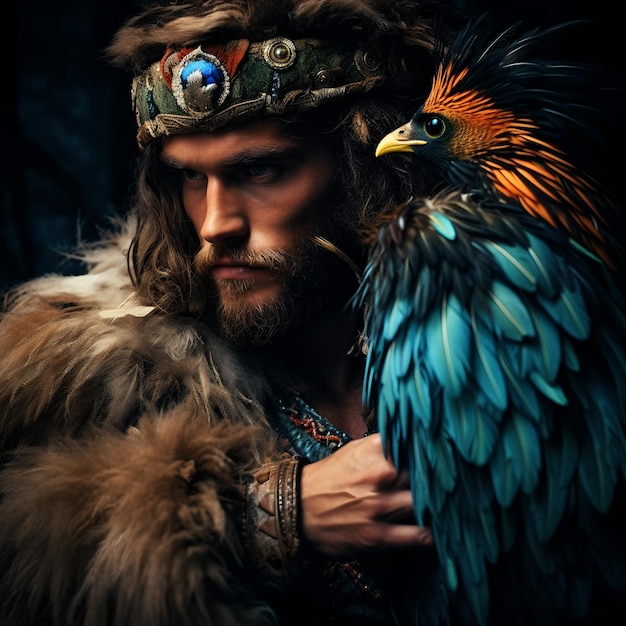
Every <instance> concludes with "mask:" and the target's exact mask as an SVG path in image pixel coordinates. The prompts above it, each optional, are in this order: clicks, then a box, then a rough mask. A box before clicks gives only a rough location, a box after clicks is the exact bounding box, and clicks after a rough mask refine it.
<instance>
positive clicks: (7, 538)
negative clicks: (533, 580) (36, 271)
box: [0, 0, 435, 626]
mask: <svg viewBox="0 0 626 626" xmlns="http://www.w3.org/2000/svg"><path fill="white" fill-rule="evenodd" d="M431 26H432V16H431V15H430V14H429V13H427V12H426V11H425V10H424V11H422V9H421V7H420V6H419V3H416V2H405V1H400V2H391V3H390V2H383V1H381V2H366V1H362V2H361V1H356V0H355V1H353V2H349V3H345V2H336V1H334V2H331V1H324V0H309V1H296V0H281V1H278V0H276V1H274V2H270V1H268V2H259V1H252V0H249V1H238V2H228V3H225V2H219V1H218V0H212V1H209V2H198V1H190V2H187V3H182V4H177V3H175V2H174V3H165V4H164V5H163V6H160V5H157V6H154V7H152V8H148V9H146V10H145V11H144V13H142V14H141V15H139V16H138V17H137V18H136V19H134V20H131V21H130V22H129V23H128V24H127V25H125V26H124V27H123V28H122V29H121V30H120V31H119V33H118V35H117V37H116V40H115V42H114V43H113V45H112V46H111V49H110V52H111V55H112V56H113V58H114V59H115V60H116V61H117V62H118V63H120V64H122V65H126V66H130V67H132V68H133V69H134V71H135V80H134V84H133V106H134V109H135V113H136V115H137V121H138V125H139V133H138V142H139V145H140V147H141V148H142V154H141V159H140V163H139V169H138V179H137V194H136V202H135V207H134V210H133V212H132V213H131V215H130V217H129V219H128V220H127V221H126V222H125V223H123V224H121V225H120V229H119V232H116V233H114V234H111V235H110V236H109V237H108V238H106V239H104V240H103V241H102V242H99V244H98V245H95V246H93V247H91V248H88V249H86V250H85V251H84V254H85V259H86V261H87V262H88V264H89V268H90V269H89V272H88V273H87V274H86V275H84V276H76V277H59V276H52V277H45V278H42V279H38V280H35V281H33V282H31V283H29V284H26V285H23V286H21V287H19V288H17V289H16V290H15V291H14V292H13V293H12V294H11V297H10V298H9V301H8V305H7V310H6V311H5V312H4V315H3V319H2V325H1V330H0V348H1V350H2V354H3V355H4V356H3V361H2V364H1V365H0V378H1V380H2V383H1V384H0V407H1V408H0V441H1V444H2V450H3V461H4V464H5V466H4V469H3V471H2V472H1V478H0V489H1V491H2V494H3V496H2V497H3V499H2V501H1V502H0V509H1V514H0V617H1V618H2V619H1V620H0V621H2V623H3V624H7V625H9V624H20V625H25V624H68V623H70V624H120V625H121V624H132V625H134V626H136V625H142V624H151V625H158V624H168V625H169V624H194V625H197V624H216V625H217V624H219V625H220V626H222V625H228V624H275V623H276V624H277V623H280V624H292V623H293V624H317V625H321V624H325V623H340V624H344V625H349V624H362V625H367V624H390V623H394V620H396V621H398V622H399V621H400V620H401V618H400V615H401V611H402V609H401V607H400V606H399V605H397V606H394V604H393V602H392V601H391V597H392V595H393V588H394V585H393V584H390V580H393V579H394V578H393V577H394V575H395V571H396V569H395V568H399V567H400V562H401V561H400V560H399V559H397V558H396V557H397V556H398V555H399V554H406V551H407V550H411V551H414V553H415V555H416V558H417V556H418V555H422V554H424V558H425V559H427V558H428V554H429V553H430V551H429V546H430V545H431V543H432V539H431V536H430V533H429V531H428V530H427V529H424V528H420V527H418V526H416V525H415V523H414V521H413V519H412V515H411V496H410V492H409V490H408V487H407V483H406V481H405V480H404V477H403V476H399V475H398V473H397V472H396V471H395V469H394V468H393V466H392V465H391V463H390V462H389V461H388V460H386V459H385V456H384V454H383V451H382V447H381V443H380V438H379V436H378V435H376V434H369V435H368V433H373V431H374V430H375V416H371V415H367V414H366V411H365V408H364V407H362V406H361V379H362V373H363V355H362V351H361V348H362V347H363V345H362V344H363V341H362V337H361V331H362V326H361V323H362V320H361V318H360V314H359V312H358V311H353V308H352V306H351V297H352V295H353V293H354V291H355V289H356V286H357V284H358V280H359V273H360V271H361V269H362V267H363V262H364V260H365V255H366V247H365V245H364V243H363V241H364V231H365V230H366V229H367V228H368V227H371V226H372V225H374V224H375V221H376V218H377V216H378V215H379V214H383V213H385V212H389V211H392V210H393V209H394V207H395V206H397V205H398V204H399V203H400V202H402V201H403V200H405V199H406V198H407V197H408V196H410V195H411V194H412V193H415V192H419V191H420V190H424V189H426V188H427V187H426V185H427V182H428V181H427V180H421V179H420V180H408V176H407V174H406V172H404V171H401V170H400V169H396V166H394V165H393V164H390V163H388V162H387V160H378V161H377V160H376V159H374V156H373V151H374V147H375V145H376V143H377V142H378V140H379V139H380V138H381V137H382V136H383V135H384V134H385V133H386V132H388V131H389V130H390V129H391V128H394V127H395V126H397V125H398V123H399V122H401V121H404V120H405V118H406V116H407V115H408V114H409V113H410V112H411V111H413V110H414V109H415V108H416V103H417V102H419V99H420V98H421V97H423V95H424V94H425V93H426V88H427V85H428V83H429V80H430V72H431V67H430V54H429V51H430V50H432V48H433V46H434V45H435V41H434V35H433V32H432V28H431ZM365 435H368V436H365ZM331 453H332V454H331ZM411 567H415V565H414V564H413V563H411Z"/></svg>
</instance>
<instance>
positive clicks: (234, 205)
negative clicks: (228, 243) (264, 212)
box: [200, 178, 249, 243]
mask: <svg viewBox="0 0 626 626" xmlns="http://www.w3.org/2000/svg"><path fill="white" fill-rule="evenodd" d="M248 234H249V229H248V218H247V215H246V212H245V203H244V200H243V198H242V196H241V193H240V192H239V190H238V189H237V187H236V186H233V185H228V184H225V183H224V182H223V181H222V180H220V179H218V178H209V179H208V180H207V186H206V213H205V217H204V222H203V224H202V228H201V229H200V236H201V237H202V238H203V239H204V240H205V241H208V242H210V243H217V242H220V241H224V240H225V239H233V238H243V237H247V236H248Z"/></svg>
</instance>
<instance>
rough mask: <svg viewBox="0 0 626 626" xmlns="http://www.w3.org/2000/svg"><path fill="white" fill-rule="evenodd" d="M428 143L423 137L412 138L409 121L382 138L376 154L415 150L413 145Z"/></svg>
mask: <svg viewBox="0 0 626 626" xmlns="http://www.w3.org/2000/svg"><path fill="white" fill-rule="evenodd" d="M426 143H427V142H426V141H424V140H423V139H411V123H410V122H408V123H407V124H405V125H404V126H400V128H396V130H394V131H392V132H390V133H389V134H388V135H385V136H384V137H383V138H382V139H381V140H380V143H379V144H378V145H377V146H376V156H377V157H378V156H380V155H381V154H388V153H390V152H413V146H424V145H426Z"/></svg>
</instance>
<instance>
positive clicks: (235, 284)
mask: <svg viewBox="0 0 626 626" xmlns="http://www.w3.org/2000/svg"><path fill="white" fill-rule="evenodd" d="M220 258H226V259H228V260H229V261H230V262H232V263H235V264H243V265H250V266H253V267H260V268H267V269H271V270H272V271H273V273H274V275H275V276H276V280H277V281H278V290H277V294H278V295H277V296H276V297H275V298H273V299H271V300H268V301H264V302H261V303H250V302H249V301H248V300H247V298H246V295H247V294H248V293H250V292H251V291H252V290H253V289H254V288H255V281H254V280H249V281H246V280H226V281H220V282H219V284H217V283H216V282H215V280H214V279H213V277H212V274H211V267H212V265H213V264H214V263H215V262H216V260H218V259H220ZM195 270H196V272H197V276H198V277H199V278H200V280H201V281H202V282H204V283H206V287H207V291H208V294H207V295H208V297H207V307H206V310H205V319H206V321H207V322H208V323H209V324H210V325H211V327H212V328H213V329H214V330H216V331H217V332H219V333H220V334H221V335H222V336H223V337H225V338H226V339H227V340H229V341H232V342H235V343H238V344H246V343H248V344H253V345H264V344H267V343H270V342H271V341H272V340H273V339H274V338H276V337H277V336H278V335H281V334H283V333H285V332H288V331H289V330H293V329H297V328H299V327H301V326H302V325H303V324H305V323H306V322H307V321H310V320H311V319H312V318H315V317H316V316H317V315H319V314H320V313H321V312H331V311H338V310H339V309H340V308H342V307H345V306H346V305H347V304H348V301H349V299H350V296H351V295H352V290H353V289H354V288H355V282H354V278H353V277H352V276H351V275H350V274H349V273H348V272H349V269H348V268H347V266H346V265H345V262H343V261H340V260H339V259H338V258H336V257H334V256H332V255H330V254H329V253H328V252H327V251H325V250H323V249H321V248H320V247H319V246H317V245H316V244H315V243H314V242H313V241H312V240H311V239H310V238H306V239H301V240H299V241H297V242H296V241H294V243H293V244H292V246H291V247H290V249H289V250H288V251H283V250H276V249H268V250H264V251H260V252H251V251H248V250H245V249H241V248H237V249H233V248H224V247H221V246H219V245H213V246H211V247H209V248H205V249H203V250H202V251H201V252H200V253H199V254H198V255H197V257H196V260H195ZM224 296H225V297H224Z"/></svg>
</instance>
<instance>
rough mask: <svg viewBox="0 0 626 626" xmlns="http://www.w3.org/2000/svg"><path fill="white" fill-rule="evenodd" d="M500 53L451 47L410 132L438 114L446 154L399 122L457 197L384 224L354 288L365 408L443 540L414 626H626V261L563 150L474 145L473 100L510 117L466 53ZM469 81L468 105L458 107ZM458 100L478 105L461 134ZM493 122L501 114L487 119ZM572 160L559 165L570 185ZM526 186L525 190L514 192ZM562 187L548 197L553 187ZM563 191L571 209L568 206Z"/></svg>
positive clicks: (481, 108)
mask: <svg viewBox="0 0 626 626" xmlns="http://www.w3.org/2000/svg"><path fill="white" fill-rule="evenodd" d="M520 41H522V42H526V43H527V38H523V39H522V40H520ZM503 42H504V39H499V40H498V44H497V45H496V44H494V45H492V46H491V47H487V48H483V53H482V56H481V54H478V53H476V52H475V51H474V48H473V47H474V46H478V45H479V42H478V40H477V39H476V38H474V37H473V35H472V31H471V28H468V30H467V31H466V32H464V33H462V34H461V40H460V42H457V44H455V46H453V47H452V49H451V54H452V57H451V58H452V64H450V63H449V61H450V58H448V59H447V60H446V59H444V61H443V64H442V68H441V69H440V71H439V73H438V74H437V77H436V78H435V82H434V87H433V91H432V92H431V94H430V96H429V97H428V99H427V100H426V103H425V105H424V107H423V110H421V111H419V112H418V113H417V114H416V116H415V117H414V118H413V121H412V123H419V125H420V128H423V124H424V123H426V124H428V123H429V120H430V121H432V120H433V119H435V120H439V121H442V122H443V123H444V126H445V129H447V131H450V136H447V137H445V141H442V142H439V145H438V146H436V147H432V149H431V147H430V146H425V145H424V144H423V143H416V144H408V143H407V141H406V137H405V136H404V135H406V134H407V129H408V125H407V126H405V127H403V128H402V129H400V130H401V135H400V138H401V141H400V142H399V145H400V148H396V150H398V151H407V150H406V146H407V145H411V150H414V151H415V152H416V154H418V155H420V151H422V150H423V151H424V154H423V155H422V156H423V157H424V158H426V159H431V160H432V161H435V162H436V164H437V167H438V168H440V170H441V171H442V172H443V173H444V178H445V179H446V181H447V182H448V184H449V187H448V189H445V190H442V191H440V192H438V193H437V194H435V195H433V196H432V197H430V198H423V199H415V200H411V201H409V202H407V204H406V206H405V207H403V208H402V210H401V211H399V213H398V215H397V216H395V217H394V218H393V219H392V218H390V221H389V222H388V223H387V224H385V225H384V226H382V227H381V228H380V230H379V233H378V236H377V239H376V242H375V243H374V244H373V246H372V250H371V255H370V259H369V263H368V265H367V268H366V271H365V274H364V278H363V281H362V286H361V289H360V291H359V293H358V294H357V301H358V302H359V303H360V304H361V305H364V306H365V310H366V328H365V335H366V340H367V347H368V351H367V364H366V375H365V383H364V390H363V398H364V401H365V402H366V404H368V405H369V406H371V407H372V408H374V410H375V412H376V416H377V420H378V425H379V429H380V432H381V434H382V437H383V442H384V445H385V449H386V450H388V453H389V454H390V455H391V457H392V459H393V461H394V462H395V463H396V465H397V466H398V467H399V468H402V469H408V471H409V475H410V480H411V489H412V492H413V501H414V509H415V515H416V518H417V521H418V523H419V524H423V525H427V526H430V527H431V528H432V529H433V533H434V538H435V549H436V552H437V557H438V563H437V565H436V566H435V569H434V570H432V575H433V577H434V578H435V579H436V581H437V582H435V583H432V584H430V585H425V586H424V588H428V589H429V594H430V595H429V597H425V594H420V589H419V588H417V589H415V590H414V598H415V608H414V617H413V618H412V619H413V621H411V622H408V623H415V624H443V623H449V622H452V623H460V624H464V625H476V624H479V625H481V626H483V625H487V624H489V625H490V626H492V625H500V624H506V625H507V626H510V625H513V624H524V625H525V624H533V625H534V624H545V625H549V626H555V625H557V626H561V625H565V624H568V625H569V624H594V625H595V624H622V623H626V622H625V620H626V516H625V507H626V487H625V484H626V300H625V299H624V295H623V292H622V290H621V289H620V288H619V287H618V286H617V284H616V278H615V272H614V267H615V266H614V262H615V259H617V258H618V256H616V255H617V254H618V251H619V248H617V247H615V248H613V247H612V243H611V240H610V237H609V236H608V235H609V234H610V233H604V232H603V230H602V229H599V230H598V228H597V226H598V225H599V224H601V223H602V219H601V218H602V217H603V215H604V214H603V212H602V210H601V209H598V207H603V206H605V205H604V204H602V203H601V202H600V201H599V200H598V201H597V202H596V201H595V200H594V204H593V207H592V206H591V200H590V198H591V197H592V195H591V194H589V195H585V194H586V191H585V192H583V191H582V190H583V189H587V187H586V185H588V184H589V185H591V184H592V183H587V182H585V181H587V180H590V179H587V178H585V177H584V176H583V175H582V174H581V173H580V171H577V170H576V169H575V166H573V165H572V164H571V163H570V161H568V157H567V151H566V150H564V149H563V148H559V149H558V152H557V151H555V150H556V148H552V147H550V148H549V149H548V148H546V149H545V150H540V149H539V147H538V146H539V145H541V144H539V143H537V142H534V143H532V144H530V147H528V146H522V145H521V143H523V142H522V141H521V139H520V142H521V143H520V145H517V144H514V145H509V146H508V147H507V145H506V134H505V133H504V134H503V133H499V134H497V140H496V138H494V137H492V138H491V140H492V141H497V142H498V143H499V145H500V148H499V152H498V151H497V152H496V156H493V155H491V156H490V155H489V154H488V151H487V150H486V149H484V150H483V151H482V152H481V153H480V154H481V155H482V156H481V157H480V158H477V157H475V155H476V154H477V152H475V151H474V152H472V150H473V149H476V150H477V148H476V146H473V148H472V142H476V141H477V137H479V136H480V133H481V131H480V128H476V127H474V126H471V124H472V117H471V113H472V111H473V107H472V105H471V99H472V98H474V100H473V102H474V103H475V104H476V105H477V107H478V110H477V112H476V119H481V120H483V121H482V122H481V124H480V127H481V128H483V130H484V128H485V127H490V126H493V127H494V128H495V126H496V125H497V123H500V122H501V121H502V120H503V119H505V117H506V116H503V114H502V113H501V111H502V109H499V108H498V109H497V110H498V111H499V112H498V113H496V112H495V108H494V107H493V106H492V104H490V102H491V103H493V102H495V101H494V100H492V99H490V94H489V91H488V89H489V87H490V85H491V83H490V82H489V81H487V83H486V91H485V92H484V93H483V92H481V91H480V90H479V84H478V83H477V82H470V72H471V70H472V69H473V68H472V67H471V66H470V67H469V68H465V69H464V68H463V67H461V66H459V65H458V63H457V61H458V59H459V55H458V52H459V50H462V51H466V52H467V54H466V57H465V58H470V57H468V56H467V55H469V52H468V50H469V48H468V46H470V45H471V47H472V51H473V52H472V54H474V55H476V56H471V55H470V56H471V58H473V59H474V61H473V62H474V63H476V59H482V60H483V61H484V62H485V63H487V64H488V65H489V64H492V65H493V66H494V67H495V66H497V65H498V59H500V62H502V59H503V58H504V59H505V64H506V63H508V62H512V59H513V57H512V56H511V55H512V54H513V50H524V48H525V45H526V43H523V44H519V43H508V44H506V46H507V50H508V51H509V52H508V53H507V52H506V51H505V52H498V50H497V47H498V46H499V45H501V44H503ZM489 55H493V56H492V57H490V58H488V57H489ZM494 59H495V60H494ZM518 63H521V60H520V59H518V58H517V57H516V59H515V66H514V71H515V72H520V71H521V70H520V69H519V67H518ZM494 64H495V65H494ZM533 71H538V70H536V68H535V69H534V70H533ZM505 75H506V73H505ZM463 81H465V83H464V82H463ZM530 83H531V84H532V83H533V81H532V80H531V81H530ZM463 84H465V85H466V86H469V87H471V89H470V90H469V92H465V91H459V92H458V93H457V92H455V93H454V94H453V95H451V93H452V92H454V89H455V88H456V87H458V86H459V85H463ZM494 89H495V87H494ZM527 89H530V88H527ZM535 97H538V95H537V94H535ZM455 103H456V104H459V106H460V107H461V109H462V110H463V111H464V112H465V113H464V115H465V117H464V120H463V123H462V124H461V123H460V116H459V115H456V117H455V110H454V106H455ZM439 105H441V110H440V108H439ZM490 107H491V108H490ZM489 112H491V114H493V115H495V116H496V118H497V119H496V120H494V122H493V124H491V125H490V124H489V123H487V121H486V116H487V115H488V114H489ZM444 114H445V115H444ZM515 115H516V111H515V110H511V112H510V115H509V119H510V120H514V119H516V120H519V119H520V117H519V115H517V117H515ZM545 115H547V113H546V112H545V111H544V117H543V118H542V123H545V121H546V119H547V118H546V117H545ZM548 117H549V116H548ZM557 118H558V116H557ZM498 120H499V121H498ZM474 122H475V119H474ZM437 123H438V122H437ZM510 124H512V125H513V126H514V127H515V128H516V129H519V128H520V125H519V123H517V122H516V123H515V124H514V123H513V121H511V122H510ZM533 124H534V122H531V120H530V118H528V119H527V120H525V122H524V125H525V126H526V127H527V128H528V129H530V128H531V127H532V125H533ZM433 128H434V126H433V127H432V128H431V130H432V129H433ZM461 131H462V132H461ZM516 132H517V131H516ZM397 133H398V131H396V134H395V135H393V137H395V139H393V141H396V143H398V142H397V137H398V135H397ZM455 133H457V134H455ZM458 133H461V134H460V135H459V134H458ZM529 134H530V130H529ZM412 136H413V137H414V138H415V134H414V133H413V135H412ZM441 136H443V134H442V135H441ZM515 136H517V135H515ZM418 141H421V137H420V138H419V140H418ZM542 141H545V139H542ZM385 142H387V143H385ZM464 142H465V144H466V145H465V146H464V151H462V150H461V148H460V146H461V145H462V144H463V143H464ZM550 143H552V142H550ZM381 145H383V146H384V145H387V146H389V140H387V139H385V140H383V142H381ZM413 145H414V146H415V147H414V148H413ZM485 145H487V144H485ZM556 145H557V144H556V143H554V146H556ZM533 150H534V152H533ZM388 151H393V150H388ZM518 153H519V154H520V156H519V158H518V157H517V156H516V154H518ZM502 154H505V155H506V158H505V159H504V160H503V161H498V158H501V157H502ZM557 154H558V155H559V157H558V162H562V163H563V166H562V169H561V170H558V172H555V169H554V163H555V161H556V156H555V155H557ZM472 155H473V156H472ZM542 155H543V157H544V161H549V166H548V165H546V163H542V161H541V157H542ZM531 157H532V158H531ZM481 159H482V160H481ZM531 161H532V162H533V163H534V164H535V165H533V166H531V165H529V163H531ZM498 163H500V165H498ZM503 163H504V164H508V165H507V167H506V168H505V167H503V165H502V164H503ZM518 165H519V167H518ZM490 168H491V169H490ZM571 171H575V172H576V176H577V180H578V181H581V182H580V183H579V184H578V183H577V184H573V182H572V179H571ZM529 172H535V174H534V178H533V177H532V176H531V174H529ZM568 172H570V173H569V174H568ZM516 175H517V176H518V177H521V178H519V180H521V179H522V178H523V180H524V182H523V184H521V185H520V184H517V183H515V184H513V183H511V181H512V180H514V177H515V176H516ZM546 176H548V177H549V179H553V180H552V183H551V185H552V186H551V188H550V189H547V188H545V187H546V186H545V185H543V184H541V183H540V181H543V180H545V179H546V178H545V177H546ZM498 181H505V182H506V181H508V182H509V183H510V184H511V185H513V187H514V188H516V189H519V188H520V187H521V188H522V191H524V190H525V189H526V190H530V191H532V192H533V193H532V197H530V196H529V197H530V199H528V197H526V195H525V194H521V195H518V194H511V193H510V187H507V185H506V184H505V182H503V183H502V185H500V184H499V182H498ZM544 188H545V189H544ZM554 189H561V191H560V192H559V193H561V194H562V196H563V197H558V198H552V196H554V195H555V192H554ZM507 190H508V191H507ZM539 191H542V193H543V192H545V193H546V194H547V196H548V197H550V198H552V200H551V201H550V203H549V205H548V204H547V201H546V200H545V196H543V195H542V194H540V193H539ZM583 196H584V197H583ZM524 197H526V200H525V199H524ZM565 197H567V198H568V199H567V201H566V200H564V199H563V198H565ZM597 211H599V212H597ZM611 219H612V218H610V219H608V220H607V221H606V224H607V225H608V224H609V223H611ZM589 248H592V250H590V249H589ZM415 567H416V568H419V567H420V565H419V563H416V565H415ZM422 580H423V574H422ZM433 589H434V590H438V591H437V593H433V592H432V590H433Z"/></svg>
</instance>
